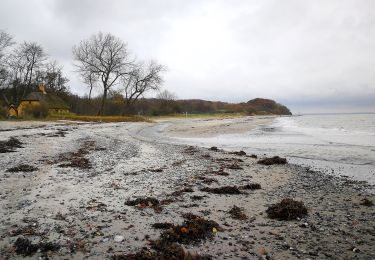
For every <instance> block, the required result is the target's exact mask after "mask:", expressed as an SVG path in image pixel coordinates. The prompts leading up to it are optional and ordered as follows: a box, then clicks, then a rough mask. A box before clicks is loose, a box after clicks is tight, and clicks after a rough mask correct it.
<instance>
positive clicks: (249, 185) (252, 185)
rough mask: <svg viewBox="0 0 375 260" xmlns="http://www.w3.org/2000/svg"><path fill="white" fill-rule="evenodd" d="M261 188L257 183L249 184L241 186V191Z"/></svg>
mask: <svg viewBox="0 0 375 260" xmlns="http://www.w3.org/2000/svg"><path fill="white" fill-rule="evenodd" d="M261 188H262V187H261V186H260V184H259V183H249V184H246V185H243V186H241V189H244V190H259V189H261Z"/></svg>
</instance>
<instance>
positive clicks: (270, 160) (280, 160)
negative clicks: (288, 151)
mask: <svg viewBox="0 0 375 260" xmlns="http://www.w3.org/2000/svg"><path fill="white" fill-rule="evenodd" d="M258 163H259V164H263V165H272V164H286V163H287V160H286V158H281V157H279V156H274V157H271V158H264V159H261V160H259V161H258Z"/></svg>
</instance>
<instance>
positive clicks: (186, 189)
mask: <svg viewBox="0 0 375 260" xmlns="http://www.w3.org/2000/svg"><path fill="white" fill-rule="evenodd" d="M186 192H194V190H193V189H192V188H191V187H184V188H182V189H181V190H176V191H174V192H173V193H172V194H171V195H172V196H176V197H178V196H181V195H182V194H183V193H186Z"/></svg>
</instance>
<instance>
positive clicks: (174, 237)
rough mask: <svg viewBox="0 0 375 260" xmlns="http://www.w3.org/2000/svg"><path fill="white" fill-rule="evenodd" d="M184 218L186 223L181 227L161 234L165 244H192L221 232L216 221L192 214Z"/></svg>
mask: <svg viewBox="0 0 375 260" xmlns="http://www.w3.org/2000/svg"><path fill="white" fill-rule="evenodd" d="M183 218H184V219H185V221H184V222H183V223H182V224H181V225H178V226H173V227H172V228H170V229H168V230H166V231H164V232H163V233H162V234H161V240H162V241H163V242H165V241H168V242H179V243H182V244H190V243H193V242H199V241H200V240H202V239H206V238H210V237H213V236H214V235H215V234H216V233H217V232H218V231H220V230H221V228H220V226H219V224H218V223H216V222H215V221H213V220H206V219H204V218H203V217H200V216H197V215H194V214H191V213H187V214H184V215H183Z"/></svg>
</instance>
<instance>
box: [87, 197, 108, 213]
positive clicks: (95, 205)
mask: <svg viewBox="0 0 375 260" xmlns="http://www.w3.org/2000/svg"><path fill="white" fill-rule="evenodd" d="M86 209H87V210H92V211H95V210H98V211H106V210H107V205H106V204H104V203H103V202H100V201H97V200H96V199H91V200H89V201H88V202H87V206H86Z"/></svg>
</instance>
